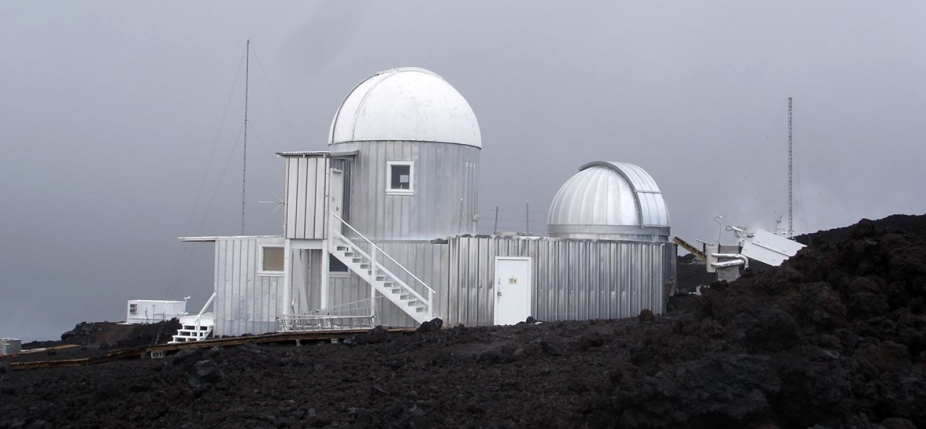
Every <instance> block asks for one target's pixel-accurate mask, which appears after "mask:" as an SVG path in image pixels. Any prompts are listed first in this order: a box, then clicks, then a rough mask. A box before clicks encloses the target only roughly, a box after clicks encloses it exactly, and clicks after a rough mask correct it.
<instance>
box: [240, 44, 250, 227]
mask: <svg viewBox="0 0 926 429" xmlns="http://www.w3.org/2000/svg"><path fill="white" fill-rule="evenodd" d="M250 65H251V39H248V41H247V44H246V45H245V62H244V161H243V162H242V167H241V235H244V196H245V189H246V187H245V185H246V184H247V181H248V72H249V71H250V70H249V66H250Z"/></svg>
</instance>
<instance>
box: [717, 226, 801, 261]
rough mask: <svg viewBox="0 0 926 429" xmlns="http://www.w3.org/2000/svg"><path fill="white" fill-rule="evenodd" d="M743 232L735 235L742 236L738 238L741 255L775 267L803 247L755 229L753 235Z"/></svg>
mask: <svg viewBox="0 0 926 429" xmlns="http://www.w3.org/2000/svg"><path fill="white" fill-rule="evenodd" d="M731 228H735V227H731ZM743 232H744V233H742V234H737V236H740V235H742V236H743V237H740V243H741V245H742V247H743V250H742V252H741V253H742V254H743V255H744V256H746V257H748V258H752V259H755V260H757V261H760V262H764V263H766V264H769V265H772V266H776V267H777V266H779V265H781V263H782V262H784V261H785V260H787V259H788V258H790V257H792V256H794V255H796V254H797V252H798V251H799V250H801V249H803V248H804V247H805V246H804V245H803V244H801V243H798V242H796V241H793V240H788V239H787V238H784V237H781V236H778V235H775V234H772V233H771V232H768V231H763V230H761V229H757V230H756V232H754V233H750V232H748V231H743Z"/></svg>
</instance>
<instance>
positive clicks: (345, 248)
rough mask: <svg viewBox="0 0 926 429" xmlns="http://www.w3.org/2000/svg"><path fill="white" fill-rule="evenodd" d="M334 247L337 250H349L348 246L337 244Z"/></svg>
mask: <svg viewBox="0 0 926 429" xmlns="http://www.w3.org/2000/svg"><path fill="white" fill-rule="evenodd" d="M335 248H336V249H337V250H338V251H340V252H346V251H348V250H350V247H347V246H341V245H338V246H337V247H335Z"/></svg>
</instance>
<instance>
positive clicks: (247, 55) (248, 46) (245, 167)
mask: <svg viewBox="0 0 926 429" xmlns="http://www.w3.org/2000/svg"><path fill="white" fill-rule="evenodd" d="M245 52H246V53H245V63H244V161H243V162H242V167H241V235H244V196H245V189H246V187H245V185H246V184H247V179H248V72H249V71H250V70H249V66H250V65H251V39H248V41H247V44H246V47H245ZM239 70H240V69H239ZM789 100H790V99H789Z"/></svg>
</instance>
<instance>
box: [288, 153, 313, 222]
mask: <svg viewBox="0 0 926 429" xmlns="http://www.w3.org/2000/svg"><path fill="white" fill-rule="evenodd" d="M295 162H296V165H297V166H298V167H297V169H296V171H297V172H298V173H297V179H296V180H297V181H296V189H297V192H296V202H295V205H296V207H295V209H296V229H295V231H293V234H292V235H288V236H287V238H305V217H306V210H307V209H308V207H307V206H306V190H307V188H306V187H307V186H308V185H309V183H307V181H306V178H307V177H308V171H307V170H308V159H306V158H296V159H295Z"/></svg>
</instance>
